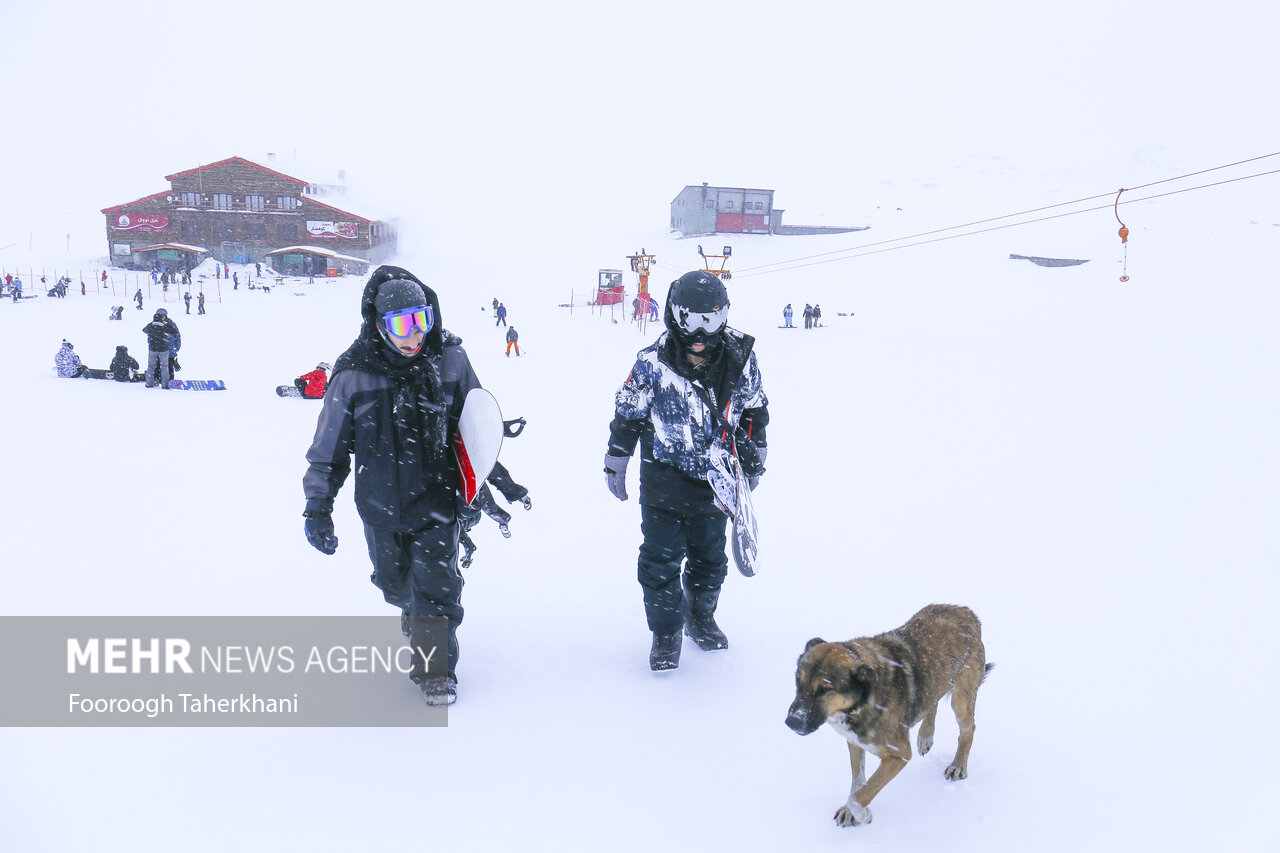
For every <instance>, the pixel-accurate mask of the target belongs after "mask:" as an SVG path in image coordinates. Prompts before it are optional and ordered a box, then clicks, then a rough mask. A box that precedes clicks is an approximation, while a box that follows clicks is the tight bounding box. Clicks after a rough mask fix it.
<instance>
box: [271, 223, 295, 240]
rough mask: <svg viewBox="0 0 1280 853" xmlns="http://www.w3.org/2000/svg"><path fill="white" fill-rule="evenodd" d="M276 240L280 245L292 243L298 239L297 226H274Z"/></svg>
mask: <svg viewBox="0 0 1280 853" xmlns="http://www.w3.org/2000/svg"><path fill="white" fill-rule="evenodd" d="M276 239H277V240H279V241H280V242H282V243H293V242H296V241H297V239H298V226H297V225H296V224H289V225H285V224H283V223H282V224H280V225H277V226H276Z"/></svg>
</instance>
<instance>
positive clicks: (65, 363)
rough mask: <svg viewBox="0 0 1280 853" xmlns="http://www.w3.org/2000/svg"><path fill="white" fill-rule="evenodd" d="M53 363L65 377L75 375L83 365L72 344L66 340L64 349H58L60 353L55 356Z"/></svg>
mask: <svg viewBox="0 0 1280 853" xmlns="http://www.w3.org/2000/svg"><path fill="white" fill-rule="evenodd" d="M53 365H54V367H56V368H57V369H58V375H59V376H61V377H62V378H63V379H70V378H72V377H74V376H75V375H76V373H77V372H79V370H80V368H81V366H82V364H81V361H80V356H78V355H76V353H75V350H73V349H72V348H71V344H69V343H67V342H66V341H63V342H62V349H60V350H58V354H57V355H55V356H54V357H53Z"/></svg>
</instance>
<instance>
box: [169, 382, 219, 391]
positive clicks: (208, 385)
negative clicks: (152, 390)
mask: <svg viewBox="0 0 1280 853" xmlns="http://www.w3.org/2000/svg"><path fill="white" fill-rule="evenodd" d="M169 390H170V391H225V390H227V383H225V382H223V381H222V380H221V379H172V380H170V381H169Z"/></svg>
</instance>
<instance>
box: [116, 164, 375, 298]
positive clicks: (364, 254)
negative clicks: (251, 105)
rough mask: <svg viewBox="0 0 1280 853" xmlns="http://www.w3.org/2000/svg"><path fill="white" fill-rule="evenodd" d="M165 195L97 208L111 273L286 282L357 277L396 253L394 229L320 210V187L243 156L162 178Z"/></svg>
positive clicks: (324, 206) (329, 209)
mask: <svg viewBox="0 0 1280 853" xmlns="http://www.w3.org/2000/svg"><path fill="white" fill-rule="evenodd" d="M165 180H166V181H168V182H169V188H168V189H166V190H161V191H160V192H158V193H153V194H151V195H148V196H143V197H142V198H140V199H136V200H134V201H130V202H126V203H124V204H117V205H114V206H113V207H108V208H104V209H103V211H102V212H103V214H105V215H106V220H107V221H106V226H107V244H108V247H109V251H110V255H111V262H112V264H114V265H115V266H122V267H134V268H139V269H150V268H152V267H153V266H156V265H158V264H167V265H168V266H169V267H170V268H175V267H176V268H178V269H183V268H188V269H189V268H194V267H195V266H196V265H198V264H199V263H200V262H201V261H203V260H204V258H205V256H212V257H213V258H215V259H217V260H219V261H222V262H223V263H242V264H244V263H253V262H259V263H263V264H270V265H271V266H273V267H275V269H276V270H278V271H280V272H283V273H287V274H291V275H326V274H328V275H337V274H339V273H340V272H350V273H357V274H359V273H363V272H365V270H366V268H367V267H368V265H370V264H376V263H379V262H381V261H383V260H385V259H387V258H388V257H390V256H391V255H393V254H395V251H396V232H395V228H394V227H393V226H392V225H390V224H389V223H386V222H381V221H378V220H374V219H367V218H365V217H363V216H360V215H358V214H355V213H351V212H349V211H346V210H342V209H340V208H337V207H334V206H332V205H330V204H326V203H325V202H322V201H320V200H319V199H318V198H316V195H317V194H318V193H320V192H321V189H320V187H319V185H316V184H311V183H308V182H307V181H304V180H301V179H299V178H295V177H293V176H291V175H286V174H284V173H283V172H277V171H275V170H274V169H269V168H267V167H265V166H260V165H258V164H257V163H252V162H250V161H248V160H246V159H244V158H243V157H229V158H227V159H226V160H220V161H218V162H217V163H210V164H208V165H206V166H198V167H196V168H194V169H187V170H186V171H183V172H177V173H175V174H172V175H166V176H165Z"/></svg>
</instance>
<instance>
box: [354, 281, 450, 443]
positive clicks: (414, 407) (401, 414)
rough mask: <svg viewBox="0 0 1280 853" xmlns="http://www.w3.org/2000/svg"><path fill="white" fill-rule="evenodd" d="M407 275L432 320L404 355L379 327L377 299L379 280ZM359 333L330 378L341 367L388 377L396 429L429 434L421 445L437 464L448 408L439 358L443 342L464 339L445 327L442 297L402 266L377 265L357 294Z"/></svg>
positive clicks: (403, 433)
mask: <svg viewBox="0 0 1280 853" xmlns="http://www.w3.org/2000/svg"><path fill="white" fill-rule="evenodd" d="M396 279H407V280H409V281H412V282H415V283H416V284H418V285H419V286H421V287H422V291H423V293H425V294H426V297H427V303H428V304H429V305H430V306H431V310H432V312H433V317H434V322H433V324H432V326H431V331H429V332H427V334H426V336H425V337H424V339H423V343H422V349H421V350H420V351H419V352H418V354H417V355H414V356H412V357H410V358H405V357H404V356H402V355H401V354H400V353H399V352H397V351H396V350H395V349H394V348H393V347H392V346H391V345H390V344H388V343H387V342H386V340H385V339H384V338H383V337H382V334H381V333H380V332H379V331H378V321H379V319H380V318H379V317H378V311H377V308H376V306H375V301H376V300H377V297H378V289H379V288H380V287H381V286H382V284H383V282H387V281H393V280H396ZM360 316H361V324H360V334H359V335H357V336H356V339H355V341H353V342H352V344H351V346H349V347H347V350H346V352H344V353H343V354H342V355H340V356H338V359H337V361H335V362H334V365H333V375H332V376H331V377H330V379H329V381H330V382H333V381H334V380H335V379H337V377H338V374H340V373H342V372H343V371H344V370H361V371H365V372H368V373H375V374H378V375H381V376H385V377H387V378H389V379H391V380H392V382H393V384H394V391H393V398H394V403H395V407H394V411H395V419H396V425H395V428H396V432H397V434H398V435H401V436H404V437H406V441H407V440H408V439H407V437H409V436H412V435H425V436H427V442H426V446H425V447H423V448H421V451H422V452H423V453H424V454H425V460H426V462H427V465H428V466H429V467H438V466H439V465H440V463H441V461H442V460H443V459H444V458H445V451H446V449H447V438H448V412H447V411H446V410H445V393H444V386H443V383H442V382H441V379H440V358H441V356H442V355H443V354H444V348H445V347H446V346H454V345H457V344H460V343H462V341H461V339H459V338H458V337H457V336H456V335H453V334H450V333H449V332H447V331H445V329H444V326H443V323H442V321H441V319H440V300H439V298H437V296H436V293H435V291H434V290H432V289H431V288H429V287H427V286H426V285H425V284H423V283H422V282H421V281H420V280H419V279H418V277H417V276H415V275H414V274H413V273H411V272H409V271H408V270H406V269H401V268H400V267H393V266H385V265H384V266H380V267H378V268H377V269H376V270H374V273H373V275H372V276H370V277H369V282H368V284H366V285H365V288H364V295H363V296H361V298H360Z"/></svg>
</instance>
